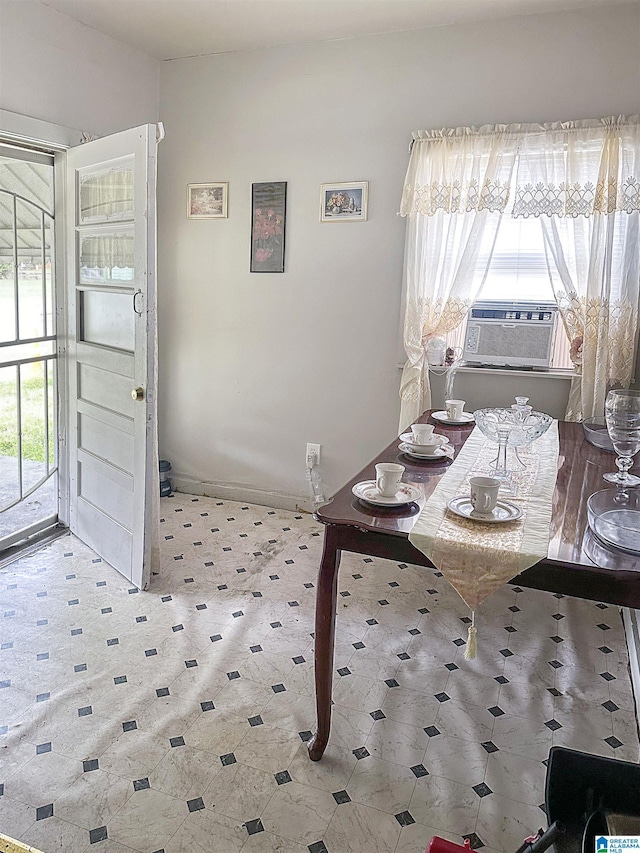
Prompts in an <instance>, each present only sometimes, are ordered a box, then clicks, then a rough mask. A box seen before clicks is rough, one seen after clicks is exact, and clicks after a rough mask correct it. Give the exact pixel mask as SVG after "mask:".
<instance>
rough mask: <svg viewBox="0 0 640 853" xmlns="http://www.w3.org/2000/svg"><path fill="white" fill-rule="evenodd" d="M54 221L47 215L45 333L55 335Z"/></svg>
mask: <svg viewBox="0 0 640 853" xmlns="http://www.w3.org/2000/svg"><path fill="white" fill-rule="evenodd" d="M53 234H54V230H53V221H52V220H51V219H49V217H48V216H45V219H44V243H45V251H44V276H45V278H44V289H45V293H44V301H45V315H46V326H45V335H55V333H56V312H55V308H54V304H53V276H54V274H55V270H54V263H55V247H54V244H53Z"/></svg>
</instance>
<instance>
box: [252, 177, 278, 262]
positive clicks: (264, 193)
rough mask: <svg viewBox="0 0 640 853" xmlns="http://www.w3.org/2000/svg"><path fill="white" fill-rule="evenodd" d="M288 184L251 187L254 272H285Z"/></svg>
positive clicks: (265, 184)
mask: <svg viewBox="0 0 640 853" xmlns="http://www.w3.org/2000/svg"><path fill="white" fill-rule="evenodd" d="M286 214H287V182H286V181H270V182H269V183H262V184H251V264H250V267H249V269H250V271H251V272H284V234H285V220H286Z"/></svg>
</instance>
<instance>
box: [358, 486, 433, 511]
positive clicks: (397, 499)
mask: <svg viewBox="0 0 640 853" xmlns="http://www.w3.org/2000/svg"><path fill="white" fill-rule="evenodd" d="M351 491H352V492H353V494H354V495H355V496H356V497H357V498H360V500H361V501H365V502H366V503H368V504H373V505H374V506H402V505H403V504H408V503H411V501H417V500H418V498H419V497H420V495H421V494H422V492H421V491H420V489H417V488H416V487H415V486H412V485H410V484H409V483H400V488H399V489H398V491H397V492H396V493H395V495H394V496H393V497H391V498H387V497H385V496H384V495H381V494H380V492H379V491H378V490H377V489H376V481H375V480H363V481H362V482H361V483H356V484H355V486H354V487H353V488H352V489H351Z"/></svg>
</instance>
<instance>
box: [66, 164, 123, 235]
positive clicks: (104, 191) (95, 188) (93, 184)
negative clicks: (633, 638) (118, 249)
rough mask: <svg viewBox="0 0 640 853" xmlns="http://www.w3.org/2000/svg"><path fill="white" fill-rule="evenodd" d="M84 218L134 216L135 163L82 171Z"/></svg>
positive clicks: (98, 220)
mask: <svg viewBox="0 0 640 853" xmlns="http://www.w3.org/2000/svg"><path fill="white" fill-rule="evenodd" d="M79 191H80V207H79V210H80V222H81V223H87V222H109V221H113V220H121V219H133V163H132V161H125V162H123V163H116V164H114V165H113V166H110V167H109V168H106V169H100V170H99V171H95V170H91V171H86V172H82V173H81V174H80V187H79Z"/></svg>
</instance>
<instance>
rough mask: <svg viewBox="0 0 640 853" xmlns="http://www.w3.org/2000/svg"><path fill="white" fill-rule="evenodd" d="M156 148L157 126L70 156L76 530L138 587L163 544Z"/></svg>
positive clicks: (72, 501)
mask: <svg viewBox="0 0 640 853" xmlns="http://www.w3.org/2000/svg"><path fill="white" fill-rule="evenodd" d="M156 146H157V143H156V128H155V126H151V125H148V126H144V127H140V128H134V129H133V130H129V131H125V132H124V133H119V134H116V135H114V136H110V137H106V138H105V139H98V140H96V141H94V142H90V143H87V144H86V145H82V146H80V147H79V148H76V149H72V150H71V151H70V152H68V154H67V203H68V210H67V215H68V219H69V220H70V222H71V224H72V227H71V228H70V233H69V237H68V272H69V288H68V301H69V367H70V369H69V397H70V402H69V424H70V425H71V429H70V436H69V445H70V446H69V461H70V507H69V510H70V512H69V514H70V527H71V530H72V531H73V532H74V533H76V534H77V535H78V536H79V538H80V539H82V540H83V541H85V542H86V543H87V544H88V545H90V546H91V547H92V548H93V549H94V550H96V551H97V552H98V553H99V554H100V555H101V556H102V557H103V558H104V559H105V560H107V561H108V562H109V563H111V564H112V565H113V566H114V567H115V568H116V569H118V571H120V572H121V573H122V574H123V575H125V577H127V578H128V579H129V580H131V581H132V582H133V583H134V584H135V585H136V586H138V587H139V588H141V589H143V588H145V587H146V586H147V584H148V581H149V576H150V563H151V552H152V545H153V544H154V541H155V537H156V536H157V517H156V515H157V502H156V501H154V497H155V492H154V490H155V491H157V489H158V486H157V463H155V464H154V460H155V459H157V448H156V436H157V432H156V405H155V373H156V363H155V357H156V346H155V324H156V297H155V157H156ZM135 389H142V390H141V393H140V394H139V395H138V396H137V399H136V400H134V399H133V398H132V391H135Z"/></svg>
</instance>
